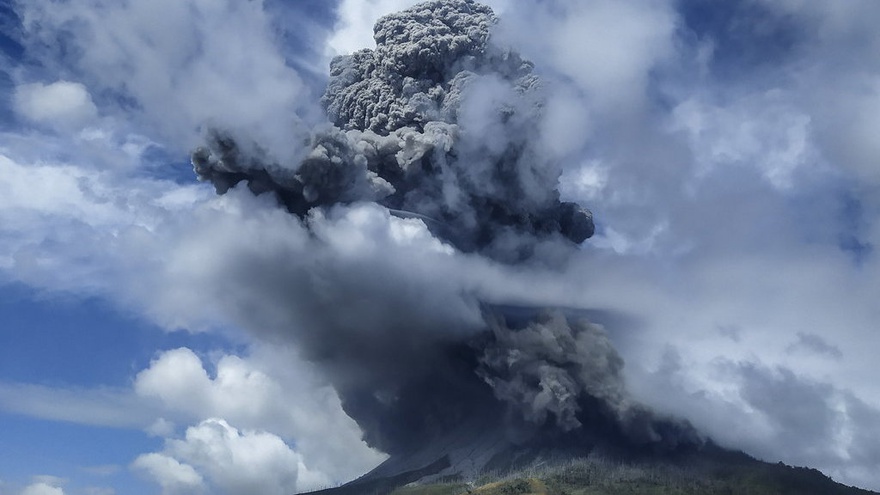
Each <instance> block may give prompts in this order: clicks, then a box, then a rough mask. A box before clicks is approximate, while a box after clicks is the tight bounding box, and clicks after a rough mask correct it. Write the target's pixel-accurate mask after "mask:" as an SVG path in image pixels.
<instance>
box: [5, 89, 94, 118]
mask: <svg viewBox="0 0 880 495" xmlns="http://www.w3.org/2000/svg"><path fill="white" fill-rule="evenodd" d="M14 103H15V108H16V110H17V111H18V112H19V113H20V114H21V115H22V116H24V117H25V118H27V119H29V120H32V121H34V122H39V123H41V124H46V125H49V126H53V127H61V128H73V127H74V126H82V125H86V124H89V123H90V122H91V121H93V120H94V119H95V118H96V117H97V114H98V109H97V108H96V107H95V104H94V103H93V102H92V97H91V95H90V94H89V91H88V89H86V87H85V86H83V85H82V84H80V83H75V82H70V81H56V82H54V83H51V84H42V83H31V84H22V85H19V86H18V87H16V88H15V95H14Z"/></svg>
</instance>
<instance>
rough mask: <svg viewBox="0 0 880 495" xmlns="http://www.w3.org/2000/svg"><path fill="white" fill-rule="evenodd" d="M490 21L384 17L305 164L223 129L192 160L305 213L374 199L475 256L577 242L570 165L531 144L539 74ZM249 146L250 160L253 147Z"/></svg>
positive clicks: (580, 229)
mask: <svg viewBox="0 0 880 495" xmlns="http://www.w3.org/2000/svg"><path fill="white" fill-rule="evenodd" d="M495 22H496V19H495V16H494V14H493V13H492V11H491V10H490V9H489V8H488V7H486V6H483V5H480V4H477V3H475V2H473V1H470V0H446V1H433V2H426V3H423V4H420V5H418V6H416V7H413V8H411V9H408V10H405V11H403V12H400V13H396V14H391V15H388V16H386V17H383V18H382V19H380V20H379V22H378V23H377V24H376V26H375V39H376V48H375V50H370V49H364V50H361V51H358V52H355V53H353V54H351V55H345V56H341V57H337V58H336V59H334V60H333V62H332V63H331V73H330V81H329V84H328V86H327V90H326V93H325V94H324V97H323V98H322V103H323V105H324V107H325V108H326V110H327V115H328V117H329V120H330V122H331V123H332V125H331V126H327V127H324V128H320V129H316V130H314V133H313V137H312V142H311V143H310V145H309V149H310V152H309V153H308V154H307V156H306V157H305V159H303V160H302V161H301V162H300V163H275V162H273V161H271V159H270V158H269V157H268V155H267V154H265V153H261V152H260V151H259V148H258V146H252V145H250V143H248V144H247V145H244V143H239V142H237V141H236V140H235V139H234V138H233V137H231V136H228V135H225V134H224V133H223V132H221V131H213V132H212V133H211V135H210V136H209V139H208V143H207V145H206V146H205V147H203V148H200V149H198V150H197V151H196V152H195V153H193V156H192V161H193V165H194V167H195V171H196V173H197V174H198V176H199V178H201V179H203V180H208V181H211V182H212V183H213V184H214V185H215V186H216V188H217V191H218V192H219V193H221V194H222V193H224V192H225V191H226V190H228V189H229V188H230V187H231V186H233V185H235V184H236V183H238V182H240V181H247V183H248V185H249V187H250V188H251V189H252V190H253V191H254V192H257V193H260V192H264V191H274V192H275V193H276V194H277V195H278V197H279V199H280V200H281V201H282V202H283V203H284V205H285V206H286V207H287V208H288V209H289V210H290V211H291V212H292V213H295V214H297V215H301V216H302V215H305V214H306V213H307V212H308V210H310V209H311V208H314V207H316V206H324V205H332V204H335V203H351V202H355V201H376V202H379V203H381V204H382V205H384V206H386V207H388V208H389V209H392V210H394V211H395V213H396V214H398V215H412V216H415V217H418V218H422V219H423V220H425V222H426V224H428V227H429V228H430V229H431V230H432V232H433V233H434V234H435V235H436V236H438V237H441V238H443V239H445V240H446V241H448V242H451V243H452V244H454V245H455V246H456V247H458V248H460V249H462V250H465V251H481V252H483V253H485V254H489V255H491V256H493V257H495V258H497V259H504V260H517V259H521V258H522V257H523V256H524V255H526V256H527V255H528V252H529V247H530V245H531V244H532V243H534V242H535V241H536V240H539V239H546V238H549V237H551V236H559V237H562V238H564V239H567V240H568V241H570V242H573V243H581V242H583V241H584V240H585V239H587V238H589V237H590V236H591V235H592V234H593V230H594V229H593V220H592V214H591V213H590V211H589V210H587V209H585V208H583V207H581V206H579V205H577V204H574V203H569V202H561V201H560V200H559V193H558V191H557V183H558V180H559V176H560V172H561V169H560V164H559V163H555V162H554V161H553V160H551V159H549V158H547V157H545V156H542V154H541V153H539V151H538V150H537V148H536V147H535V146H533V142H532V141H534V140H535V139H536V136H537V125H538V123H539V122H540V117H541V110H542V104H543V100H542V97H543V94H542V88H541V85H540V81H539V80H538V78H537V76H535V74H533V72H532V64H531V63H530V62H528V61H526V60H523V59H522V58H521V57H520V56H519V55H517V54H516V53H514V52H512V51H510V50H507V49H504V48H501V47H498V46H495V45H493V44H492V40H491V36H490V34H491V27H492V26H493V25H494V24H495ZM245 150H248V151H245Z"/></svg>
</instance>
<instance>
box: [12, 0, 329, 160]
mask: <svg viewBox="0 0 880 495" xmlns="http://www.w3.org/2000/svg"><path fill="white" fill-rule="evenodd" d="M21 10H22V12H21V14H22V19H23V22H22V24H23V27H24V33H25V34H24V42H25V43H24V44H25V46H26V47H27V49H29V50H30V51H32V52H33V55H34V56H37V57H39V58H40V59H41V60H42V61H43V62H44V63H47V64H55V67H52V68H53V69H56V70H59V71H68V72H72V73H74V74H77V76H78V77H79V80H80V81H81V82H82V83H83V84H85V85H86V86H87V87H88V88H89V89H90V90H92V91H97V92H102V93H104V94H109V95H110V97H109V99H103V100H102V101H99V102H97V103H98V105H101V106H106V107H107V108H108V110H110V111H111V112H113V113H115V114H117V115H118V116H120V117H122V116H123V115H122V114H121V113H120V110H122V109H124V110H125V117H126V118H128V119H131V118H132V117H137V118H139V119H142V121H143V124H144V125H145V128H146V129H149V130H150V131H151V132H152V133H155V135H156V136H157V137H161V139H162V140H163V142H164V143H166V144H168V145H172V146H174V147H175V148H176V149H177V150H186V149H188V148H190V147H192V146H194V145H195V144H196V142H197V139H198V135H199V134H198V133H199V127H200V126H204V125H207V124H210V123H222V124H224V125H226V126H230V127H232V126H234V127H235V128H236V129H237V130H240V131H241V132H247V133H250V134H251V135H252V136H253V137H255V138H258V139H259V141H260V142H261V143H263V145H264V146H267V147H268V149H269V151H270V152H272V153H273V154H275V155H277V156H279V157H288V156H290V155H291V154H294V153H296V151H297V150H296V149H295V147H292V146H291V141H294V142H295V141H296V139H291V137H292V136H295V133H296V130H297V126H298V122H299V121H300V119H301V118H302V117H304V116H306V115H308V114H311V113H312V112H313V110H311V109H310V108H308V106H304V102H308V101H311V99H310V98H304V97H303V96H304V95H305V94H306V93H307V92H308V90H307V88H306V85H305V84H304V83H303V81H302V78H301V77H300V76H299V75H298V74H297V72H296V71H295V70H293V69H291V68H290V67H288V66H287V65H286V63H285V58H284V56H283V55H282V53H281V50H280V49H279V46H278V44H277V38H276V36H275V33H276V31H275V30H274V28H273V26H272V24H271V22H270V19H269V18H268V16H267V13H266V10H265V9H264V5H263V2H245V3H239V2H223V3H211V4H206V3H204V2H199V1H195V0H193V1H187V2H177V1H163V2H151V3H149V4H148V5H147V4H142V3H140V2H132V1H126V2H120V3H115V4H113V5H105V4H103V3H102V2H99V1H93V2H87V3H78V4H63V5H57V4H55V3H53V2H42V1H38V2H28V3H26V4H22V7H21ZM54 50H58V51H60V52H55V51H54ZM60 53H63V54H64V56H62V55H60ZM120 99H122V100H126V99H127V100H128V102H127V104H125V105H122V108H120V105H119V103H118V101H119V100H120ZM270 122H271V125H270V124H269V123H270Z"/></svg>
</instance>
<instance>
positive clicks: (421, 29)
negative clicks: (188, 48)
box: [192, 0, 698, 476]
mask: <svg viewBox="0 0 880 495" xmlns="http://www.w3.org/2000/svg"><path fill="white" fill-rule="evenodd" d="M495 22H496V18H495V16H494V14H493V13H492V11H491V10H490V9H489V8H488V7H486V6H483V5H480V4H477V3H475V2H473V1H471V0H433V1H429V2H425V3H423V4H420V5H417V6H415V7H413V8H411V9H408V10H405V11H403V12H400V13H397V14H392V15H388V16H386V17H383V18H382V19H380V20H379V21H378V23H377V24H376V27H375V39H376V44H377V46H376V48H375V49H374V50H370V49H364V50H361V51H358V52H355V53H353V54H351V55H348V56H342V57H338V58H336V59H335V60H333V62H332V64H331V75H330V81H329V84H328V87H327V90H326V93H325V95H324V97H323V99H322V102H323V104H324V107H325V109H326V111H327V115H328V117H329V120H330V124H328V125H327V126H326V127H324V128H321V129H318V130H316V131H314V135H313V137H312V140H311V143H310V144H309V148H308V149H309V151H308V153H307V154H306V155H305V158H304V159H303V160H302V161H301V162H299V163H276V162H273V161H271V160H270V159H268V158H267V157H268V156H269V154H268V153H265V152H262V151H260V148H259V145H258V144H254V143H245V144H242V142H240V141H238V140H236V138H235V137H233V136H231V135H229V134H227V133H224V132H223V131H222V130H214V131H211V132H210V133H209V136H208V140H207V143H206V145H205V147H203V148H200V149H198V150H197V151H195V152H194V153H193V157H192V161H193V165H194V168H195V171H196V173H197V174H198V176H199V178H200V179H203V180H208V181H210V182H212V183H213V184H214V186H215V187H216V189H217V192H218V193H221V194H223V193H225V192H226V191H227V190H229V189H230V188H231V187H233V186H235V185H236V184H237V183H239V182H245V183H247V186H248V187H249V188H250V190H251V191H253V192H254V193H258V194H259V193H264V192H271V193H274V194H275V195H276V196H277V198H278V200H279V202H280V203H281V204H282V205H283V206H284V207H285V208H286V209H287V210H288V211H290V212H291V213H292V214H295V215H297V216H299V217H301V218H303V219H304V223H305V224H306V225H311V223H312V222H315V221H317V220H316V219H319V220H320V219H326V218H328V217H327V216H325V213H323V212H324V211H328V212H329V213H327V214H326V215H329V217H330V218H332V217H333V215H334V211H337V210H335V209H332V208H329V207H331V206H333V205H348V204H354V203H358V202H376V203H378V204H380V205H382V206H384V207H385V208H387V209H388V210H390V211H391V212H392V213H393V214H395V215H397V216H404V217H410V218H413V219H416V220H419V221H422V222H424V224H425V225H426V226H427V228H428V229H429V230H430V231H431V233H432V234H433V235H434V236H435V237H437V238H439V239H441V240H443V241H445V242H447V243H450V244H452V245H453V246H455V247H456V248H457V249H458V250H459V251H461V252H469V253H473V254H472V255H471V256H473V257H476V258H477V259H483V260H485V259H486V258H488V259H491V260H495V261H501V262H504V263H519V262H523V261H525V260H529V259H531V258H533V257H534V256H536V251H535V249H534V247H535V246H536V245H537V244H539V243H542V242H554V243H559V244H563V245H567V246H569V247H568V248H567V249H569V251H573V246H575V245H576V244H578V243H581V242H582V241H584V240H585V239H587V238H589V237H590V236H591V235H592V234H593V222H592V214H591V213H590V212H589V210H587V209H585V208H583V207H582V206H580V205H577V204H574V203H567V202H562V201H560V199H559V192H558V190H557V184H558V181H559V177H560V173H561V164H559V163H556V162H554V161H553V160H552V159H549V158H547V157H545V156H543V155H542V154H541V153H540V152H539V149H538V147H537V146H536V145H535V142H536V141H537V140H538V131H537V129H538V126H539V124H540V121H541V118H542V107H543V96H544V93H543V91H544V90H543V88H542V85H541V83H540V81H539V79H538V77H537V76H536V75H535V74H534V72H533V65H532V64H531V63H530V62H528V61H526V60H523V59H522V58H521V57H520V56H519V55H518V54H516V53H515V52H513V51H511V50H509V49H506V48H504V47H500V46H497V45H495V44H494V43H493V41H492V38H491V29H492V26H493V25H494V24H495ZM313 227H314V226H313ZM317 237H318V239H316V240H315V239H313V240H312V241H311V242H313V243H314V244H313V245H310V246H311V247H312V248H314V249H313V252H319V253H320V251H321V245H320V242H321V241H320V235H318V236H317ZM310 256H319V255H311V254H310ZM306 259H307V260H313V262H315V263H318V262H321V265H320V266H321V267H322V268H321V269H322V270H325V271H324V272H322V273H323V276H322V279H321V285H320V287H312V286H310V285H308V283H311V280H312V279H313V278H314V277H313V273H312V271H311V269H310V268H308V267H307V266H306V267H305V268H302V269H296V270H294V269H290V268H288V269H287V270H289V273H290V275H289V278H288V279H284V275H283V274H284V273H287V272H285V271H284V270H285V268H284V267H279V269H278V270H272V269H271V268H269V269H267V273H266V274H265V275H266V277H268V278H271V279H272V280H276V279H279V278H281V279H282V280H280V281H278V282H277V283H276V285H275V286H276V287H277V288H278V290H279V291H288V292H287V294H286V299H284V298H281V299H284V300H285V301H287V302H286V303H285V304H286V305H287V306H288V310H289V311H290V312H291V314H296V315H297V318H299V321H306V322H307V325H303V326H305V327H308V329H309V330H308V331H307V332H303V331H298V333H296V339H297V344H298V345H299V346H300V347H301V348H303V349H304V353H305V354H306V355H307V357H309V358H310V359H312V360H314V361H315V362H318V363H320V364H321V365H322V366H323V369H325V370H326V371H327V373H328V376H329V377H330V379H331V381H332V382H333V383H334V385H335V386H336V388H337V390H338V392H339V395H340V397H341V399H342V401H343V407H344V408H345V410H346V412H347V413H348V414H349V415H350V416H351V417H352V418H354V419H355V420H356V421H357V422H358V424H359V425H360V426H361V428H362V429H363V431H364V436H365V439H366V440H367V441H368V442H369V443H370V445H372V446H375V447H376V448H379V449H381V450H383V451H385V452H387V453H389V454H391V456H392V457H391V459H389V461H388V462H387V463H386V464H385V465H383V466H381V467H380V468H378V469H377V471H376V473H375V476H392V475H395V474H399V473H400V472H404V471H407V470H412V469H418V468H421V467H424V466H427V465H431V463H434V462H435V461H437V460H438V459H444V458H445V459H446V460H447V461H448V462H447V463H446V465H447V469H452V470H455V469H457V470H459V471H461V470H472V471H476V470H479V469H483V468H486V467H491V466H493V465H498V466H500V465H503V464H504V463H505V462H510V461H511V460H512V459H513V458H514V457H516V456H515V455H514V454H513V452H515V451H516V452H520V454H521V453H522V452H523V449H525V450H528V449H530V448H532V449H533V452H538V451H541V452H546V451H547V450H548V449H549V450H550V451H554V450H558V451H563V450H566V449H573V450H577V451H578V452H580V453H583V452H588V451H589V450H590V449H592V448H594V447H605V448H620V449H623V450H627V449H629V448H630V447H632V448H636V449H641V448H647V449H648V450H652V449H653V450H656V449H675V448H678V447H679V446H680V445H693V444H695V443H697V442H698V437H697V435H696V434H695V432H693V430H692V429H691V428H690V427H689V426H688V425H687V424H684V423H679V422H675V421H671V420H661V419H658V418H656V417H655V416H654V415H653V414H652V413H651V412H650V411H649V410H648V409H646V408H645V407H644V406H641V405H639V404H635V403H633V402H632V401H631V400H630V399H629V398H628V395H627V393H626V390H625V387H624V381H623V377H622V368H623V360H622V359H621V357H620V356H619V355H618V354H617V352H616V351H615V350H614V349H613V347H612V346H611V344H610V342H609V340H608V338H607V336H606V335H605V332H604V330H603V329H602V327H600V326H598V325H596V324H593V323H590V322H589V321H587V320H586V319H583V318H581V317H578V316H577V315H576V314H574V313H571V312H563V311H559V310H555V311H554V310H540V311H539V310H536V309H520V310H518V311H516V312H513V311H510V310H502V309H500V308H499V307H497V306H496V307H492V306H488V305H482V306H481V304H480V302H479V301H477V300H476V299H473V298H472V297H471V296H467V295H466V294H463V292H464V290H457V291H456V290H453V291H450V292H451V293H453V294H454V297H455V298H459V301H458V306H459V308H458V309H461V311H458V310H453V309H451V308H452V307H456V306H455V305H454V304H452V305H450V304H446V303H445V301H444V302H442V303H439V304H438V303H435V301H432V298H434V297H437V295H436V294H439V293H440V291H435V292H436V293H432V292H430V290H431V289H430V288H428V289H427V290H426V292H425V293H418V292H417V291H414V289H413V288H412V287H409V288H407V287H402V288H400V287H384V286H383V287H382V288H381V289H380V290H378V289H377V287H379V285H378V284H377V283H376V282H375V281H367V279H368V278H369V277H367V276H364V277H363V278H359V275H358V273H362V272H361V271H356V270H362V269H363V268H361V267H356V269H352V270H344V269H342V268H340V269H339V272H337V271H333V269H332V266H333V259H332V258H330V259H329V260H328V259H322V258H318V257H314V258H313V257H308V258H306ZM299 262H300V263H304V264H306V265H307V263H308V261H302V260H299ZM325 262H326V263H325ZM424 262H426V263H428V262H430V261H427V260H426V261H424ZM327 266H330V267H331V268H329V269H326V267H327ZM376 270H377V271H378V270H379V269H376ZM269 271H272V273H269ZM392 271H393V272H394V273H398V272H401V273H402V272H404V271H405V270H404V269H403V268H400V267H396V268H394V267H386V273H385V275H384V276H386V277H389V280H392V279H393V277H392V276H390V275H388V273H387V272H392ZM301 272H303V273H305V272H307V273H305V274H303V273H301ZM331 272H332V273H331ZM254 273H259V272H258V271H257V270H249V271H248V274H249V276H250V277H253V276H254V275H253V274H254ZM279 273H280V274H281V275H280V274H279ZM395 276H396V275H395ZM310 277H311V278H310ZM401 277H405V276H404V275H401ZM307 282H308V283H307ZM417 287H419V288H421V287H422V286H417ZM319 289H320V290H319ZM443 294H447V293H446V292H443ZM462 308H464V309H462ZM514 313H516V314H514ZM463 314H465V315H467V314H471V315H476V318H468V317H467V316H462V315H463ZM480 320H482V321H480ZM518 449H519V450H518ZM534 449H538V450H534ZM520 454H517V455H520ZM441 464H442V463H441Z"/></svg>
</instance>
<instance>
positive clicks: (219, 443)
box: [134, 418, 329, 495]
mask: <svg viewBox="0 0 880 495" xmlns="http://www.w3.org/2000/svg"><path fill="white" fill-rule="evenodd" d="M178 459H179V460H180V461H182V462H179V461H178ZM184 463H185V464H184ZM134 466H135V467H136V468H139V469H147V470H148V471H149V473H150V474H151V475H152V477H153V478H154V479H155V480H156V481H157V482H159V483H160V484H162V486H163V488H164V489H165V490H166V491H167V492H170V490H169V489H168V488H167V487H168V486H171V485H172V484H176V485H182V484H183V482H184V481H185V482H186V483H187V484H188V485H190V486H195V485H197V484H199V485H200V484H201V483H202V480H205V482H206V483H207V485H208V486H210V487H211V491H212V492H215V493H222V494H227V495H245V494H252V493H265V494H268V495H272V494H278V495H281V494H289V493H294V492H295V491H297V490H302V489H304V488H314V487H317V486H321V485H326V484H328V482H329V480H328V479H327V478H324V477H323V476H321V475H320V474H317V473H311V472H309V471H308V470H307V469H306V468H305V466H304V465H303V462H302V458H301V457H300V455H299V454H297V453H296V452H294V451H293V450H292V449H291V448H290V447H288V446H287V444H285V443H284V441H283V440H281V438H279V437H278V436H276V435H273V434H271V433H267V432H261V431H239V430H238V429H236V428H234V427H232V426H230V425H229V423H227V422H226V421H224V420H222V419H216V418H212V419H207V420H204V421H202V422H201V423H199V424H198V425H196V426H192V427H190V428H188V429H187V430H186V435H185V437H184V438H182V439H169V440H167V441H166V446H165V451H164V453H161V454H159V453H152V454H145V455H142V456H141V457H139V458H138V459H137V460H136V461H135V463H134ZM184 474H185V476H184ZM181 480H183V481H181ZM196 481H198V483H196Z"/></svg>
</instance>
